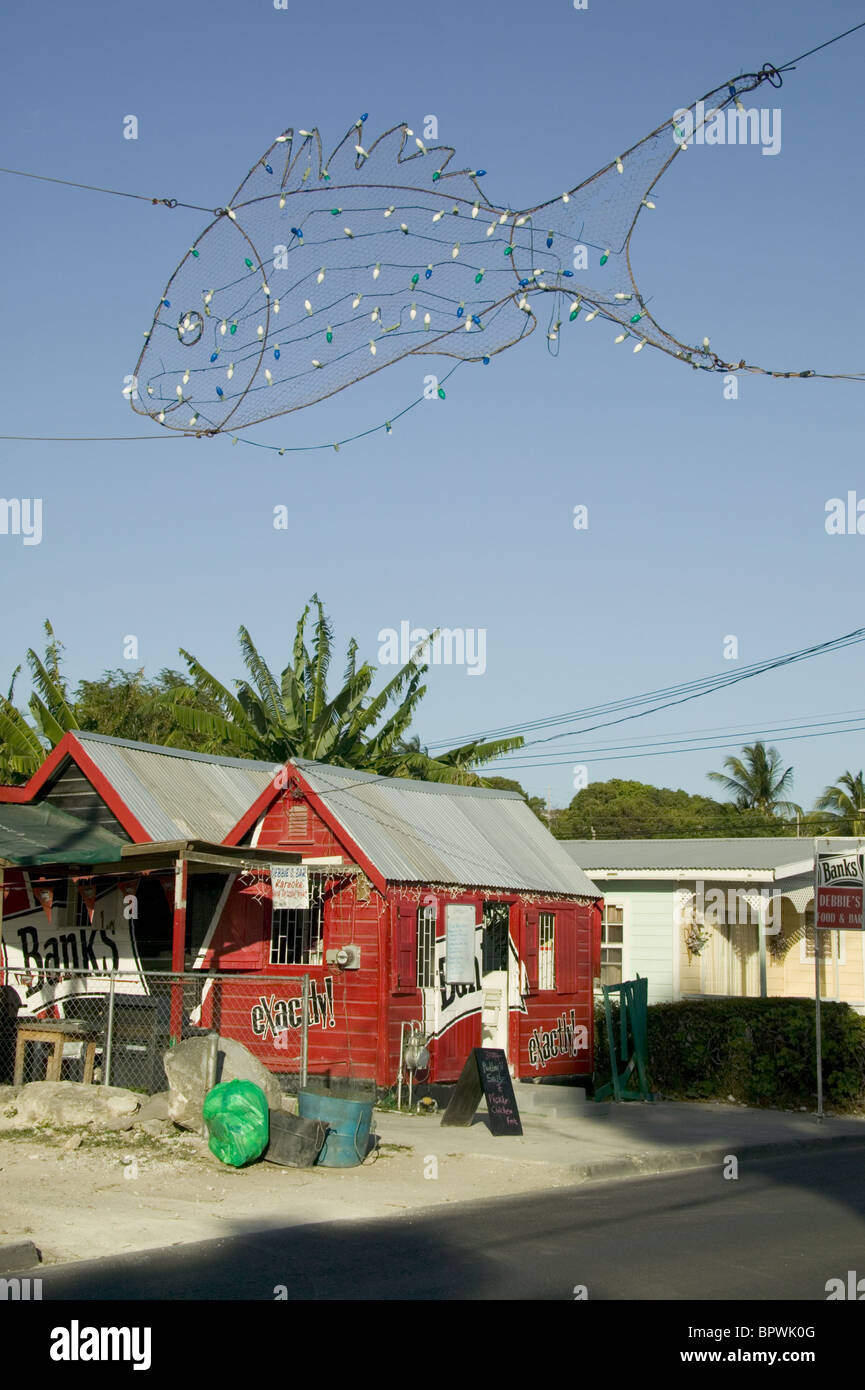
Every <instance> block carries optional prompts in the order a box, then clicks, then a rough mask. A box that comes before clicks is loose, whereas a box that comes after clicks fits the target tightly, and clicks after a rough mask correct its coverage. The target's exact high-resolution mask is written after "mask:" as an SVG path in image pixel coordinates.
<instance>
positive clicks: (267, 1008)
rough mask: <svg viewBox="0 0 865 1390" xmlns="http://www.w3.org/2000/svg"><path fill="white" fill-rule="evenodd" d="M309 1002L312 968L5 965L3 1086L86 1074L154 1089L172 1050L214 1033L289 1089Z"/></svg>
mask: <svg viewBox="0 0 865 1390" xmlns="http://www.w3.org/2000/svg"><path fill="white" fill-rule="evenodd" d="M311 1006H312V1004H311V1000H310V986H309V976H308V975H305V976H286V975H246V974H217V973H211V972H207V971H190V972H187V973H185V974H174V973H169V972H159V973H152V972H150V971H148V972H146V973H145V972H144V971H140V972H139V971H126V972H124V971H95V972H94V971H85V970H62V971H45V970H42V971H35V970H34V971H16V970H11V969H8V970H5V971H2V972H0V1085H2V1084H6V1085H9V1084H12V1085H18V1086H20V1085H22V1084H24V1083H26V1082H28V1081H44V1080H49V1081H60V1080H63V1081H84V1082H88V1083H96V1084H100V1083H101V1084H102V1085H105V1086H108V1085H111V1086H123V1087H125V1088H127V1089H128V1090H132V1091H140V1092H144V1093H146V1094H148V1095H153V1094H155V1093H156V1092H159V1091H164V1090H167V1089H168V1078H167V1076H166V1071H165V1063H164V1057H165V1054H166V1052H167V1051H168V1050H169V1049H170V1048H172V1047H174V1046H175V1045H176V1044H177V1043H179V1042H182V1041H184V1040H185V1039H187V1038H192V1037H206V1036H208V1035H209V1034H213V1033H218V1034H219V1035H220V1037H222V1038H230V1039H233V1040H234V1041H236V1042H239V1043H241V1044H242V1045H243V1046H244V1047H245V1048H247V1050H248V1051H250V1052H251V1053H253V1055H254V1056H255V1057H257V1059H258V1060H259V1061H260V1062H261V1063H262V1064H263V1066H265V1067H266V1068H267V1070H268V1071H269V1072H271V1073H272V1074H273V1075H274V1077H275V1079H276V1080H277V1082H278V1084H279V1085H280V1087H281V1088H282V1090H283V1091H285V1092H287V1093H295V1092H296V1091H297V1090H298V1089H299V1088H300V1087H301V1086H303V1085H304V1084H305V1082H306V1078H307V1070H308V1042H309V1022H310V1018H309V1015H310V1008H311ZM216 1080H217V1081H218V1080H219V1077H218V1076H217V1078H216Z"/></svg>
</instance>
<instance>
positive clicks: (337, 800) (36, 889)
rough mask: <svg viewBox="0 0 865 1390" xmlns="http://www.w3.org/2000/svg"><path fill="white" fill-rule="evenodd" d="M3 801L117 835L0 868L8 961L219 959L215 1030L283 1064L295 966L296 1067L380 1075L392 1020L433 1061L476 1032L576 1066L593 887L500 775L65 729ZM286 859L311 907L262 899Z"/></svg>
mask: <svg viewBox="0 0 865 1390" xmlns="http://www.w3.org/2000/svg"><path fill="white" fill-rule="evenodd" d="M3 802H7V803H19V804H22V805H30V806H34V807H35V806H40V805H42V806H44V805H47V806H49V807H54V808H60V809H62V810H63V811H64V812H65V813H66V814H67V815H71V816H72V817H75V818H76V819H77V820H78V821H80V822H81V823H82V825H83V826H84V828H85V829H86V828H88V827H89V828H91V829H92V828H94V827H98V828H100V830H101V832H102V833H104V832H110V834H112V835H113V836H114V837H115V841H116V843H117V844H118V845H120V846H121V848H120V850H119V851H118V852H115V853H114V854H113V855H111V856H109V859H108V860H106V861H105V862H103V863H101V864H97V863H94V860H93V856H91V857H90V859H89V860H88V861H87V863H86V864H83V863H76V862H75V859H74V854H75V850H74V848H70V850H69V852H68V854H66V855H65V857H64V861H65V862H64V863H63V864H62V866H61V859H60V856H59V855H58V860H57V863H56V865H55V866H54V867H50V866H49V867H47V868H46V867H45V864H46V861H45V857H44V855H43V857H42V861H41V865H40V867H39V868H35V867H33V866H32V864H31V867H30V868H28V869H23V868H19V869H16V868H7V869H6V870H5V891H4V900H5V906H4V911H3V927H2V944H0V967H5V969H6V972H7V978H8V979H11V978H12V977H13V976H14V974H15V971H16V970H17V971H19V972H21V971H23V972H25V974H26V972H27V971H30V972H35V973H36V974H38V971H39V969H40V968H45V969H48V968H49V967H51V968H56V967H59V966H60V967H62V966H63V965H64V964H65V965H67V966H70V967H71V966H73V965H75V964H77V965H79V966H80V965H81V964H82V963H83V964H85V965H86V966H87V968H88V969H91V970H92V972H93V973H94V974H95V975H98V974H99V973H100V972H101V971H102V972H105V971H109V970H110V969H111V968H112V966H113V967H114V968H116V967H117V960H118V955H119V956H120V957H121V958H123V959H125V957H124V952H126V951H127V950H128V952H129V953H130V954H131V956H132V957H133V962H134V965H135V967H136V968H137V969H138V970H140V976H141V980H142V985H143V988H144V989H146V988H147V983H146V982H147V977H148V973H149V972H152V971H155V970H159V969H161V970H167V969H173V970H175V971H177V970H196V971H204V972H209V971H220V972H228V973H230V974H231V977H232V979H231V983H230V991H231V997H232V1001H233V1002H232V1008H231V1010H230V1012H229V1011H227V1010H225V1011H224V1012H223V1017H222V1019H221V1021H220V1028H221V1030H222V1031H223V1032H230V1034H231V1035H232V1036H234V1037H236V1038H237V1039H238V1041H240V1042H242V1043H244V1044H245V1046H247V1047H248V1048H250V1050H252V1051H253V1052H255V1053H257V1054H258V1055H259V1056H260V1057H261V1059H262V1060H263V1061H264V1062H265V1063H266V1065H267V1066H268V1067H269V1068H270V1069H271V1070H273V1071H279V1070H289V1069H291V1067H292V1066H293V1065H295V1064H294V1062H293V1060H292V1054H291V1053H290V1052H289V1050H287V1049H286V1050H283V1051H282V1052H281V1051H280V1046H279V1034H280V1033H282V1034H284V1033H286V1031H291V1030H297V1029H299V1027H300V1023H301V1016H300V1010H301V1005H300V989H299V986H298V985H297V984H296V983H293V982H294V981H297V979H298V977H300V976H305V975H308V976H309V980H310V985H309V990H310V995H309V1022H310V1028H309V1059H308V1060H309V1071H310V1074H311V1075H316V1074H328V1075H329V1076H331V1077H339V1076H345V1077H353V1078H357V1079H363V1080H366V1081H374V1082H375V1083H376V1084H377V1085H378V1086H380V1087H386V1086H392V1085H393V1084H394V1083H395V1081H396V1079H397V1074H398V1070H399V1061H400V1054H399V1048H400V1032H401V1025H402V1024H415V1025H417V1026H419V1027H420V1028H421V1030H422V1031H423V1033H424V1034H425V1035H426V1037H427V1038H428V1039H429V1044H428V1046H429V1052H430V1059H431V1060H430V1067H429V1073H428V1079H429V1080H430V1081H435V1082H447V1081H453V1080H455V1079H456V1077H457V1076H458V1075H459V1072H460V1070H461V1068H462V1065H463V1062H464V1060H465V1057H466V1055H467V1053H468V1051H469V1050H470V1048H472V1047H474V1046H481V1045H484V1046H489V1047H502V1048H503V1049H504V1050H505V1052H506V1054H507V1057H508V1061H509V1064H510V1067H511V1070H512V1072H513V1074H514V1075H515V1076H516V1077H519V1078H534V1077H550V1076H555V1077H563V1076H575V1075H588V1074H590V1073H591V1071H592V1055H593V1027H592V1024H593V982H594V980H595V978H596V977H597V976H598V975H599V973H600V920H601V911H600V896H601V895H600V892H599V890H598V889H597V887H596V886H595V885H594V884H593V883H592V882H591V881H590V880H589V879H588V878H587V877H586V875H585V874H584V873H583V872H582V870H581V869H579V868H578V867H577V866H576V865H575V864H574V862H573V860H572V859H571V858H570V856H569V855H568V854H567V853H566V851H565V850H564V849H563V848H562V847H561V845H560V844H559V843H558V842H557V841H556V840H555V839H554V838H553V837H552V836H551V835H550V834H549V832H548V831H547V829H546V828H545V827H544V826H543V825H542V824H541V822H540V821H538V819H537V818H536V817H535V816H534V815H533V814H532V812H531V811H530V810H529V808H528V807H527V806H526V805H525V803H524V802H523V800H522V798H521V797H520V796H519V795H517V794H515V793H509V792H501V791H497V790H488V789H478V788H470V787H456V786H448V785H444V784H440V783H428V782H411V781H405V780H402V779H392V778H381V777H376V776H370V775H369V774H364V773H360V772H355V771H353V770H351V769H346V768H338V767H333V766H330V765H327V764H323V763H314V762H308V761H305V760H303V759H295V760H292V761H290V762H289V763H288V764H286V766H285V767H278V766H272V765H270V764H265V763H256V762H250V761H246V760H241V759H231V758H220V757H211V756H208V755H203V754H198V753H191V752H186V751H184V750H179V749H167V748H158V747H151V746H149V745H145V744H135V743H129V742H126V741H123V740H118V739H109V738H105V737H103V736H100V735H95V734H87V733H81V732H76V733H74V734H69V735H67V736H66V737H65V738H64V740H63V742H62V743H61V744H60V745H58V747H57V748H56V749H55V750H54V752H53V753H52V754H51V755H50V757H49V758H48V759H47V760H46V762H45V764H44V765H43V767H42V768H40V769H39V772H38V773H36V774H35V775H34V777H33V778H32V779H31V780H30V782H29V783H28V784H27V785H26V786H25V787H22V788H0V811H2V803H3ZM73 838H74V837H73ZM70 844H71V841H70ZM112 859H113V860H114V861H115V862H114V863H112V862H111V860H112ZM18 862H21V863H23V862H26V861H24V860H21V861H18ZM286 865H292V866H298V867H299V868H300V869H301V870H302V872H301V875H300V876H301V877H302V878H303V879H304V880H305V881H306V883H305V886H306V890H307V897H306V906H298V907H276V908H275V907H274V905H273V899H272V890H271V866H273V868H274V869H275V868H277V867H281V866H283V867H284V866H286ZM58 866H59V867H58ZM295 876H297V875H295ZM49 882H50V888H49V890H48V891H50V892H51V895H52V898H51V902H50V903H48V904H47V911H46V900H45V897H44V894H45V891H46V885H48V884H49ZM40 884H41V885H42V887H41V888H40ZM131 888H132V889H134V895H135V898H136V901H137V904H138V916H137V918H136V920H135V921H134V922H133V923H131V924H124V923H123V921H122V911H121V903H122V900H123V895H124V894H128V893H129V892H130V890H131ZM40 902H41V906H40ZM97 912H98V913H99V914H100V915H99V917H98V919H97V918H96V916H95V914H96V913H97ZM95 921H98V923H99V924H100V931H101V932H102V933H103V936H102V937H100V938H99V939H100V940H102V939H104V940H105V941H108V942H111V941H113V942H114V943H115V949H114V951H113V952H112V951H109V950H108V949H104V950H103V951H102V952H101V953H100V952H99V951H97V952H96V953H95V956H94V952H93V950H92V949H90V950H89V951H87V950H85V949H84V947H83V946H82V949H81V951H80V952H78V951H77V947H76V941H77V940H78V938H77V937H76V936H75V930H74V929H73V930H70V928H76V927H77V929H78V931H79V932H80V933H81V940H82V941H84V940H85V938H86V937H87V931H86V930H85V929H86V928H87V927H88V926H90V927H92V924H93V923H94V922H95ZM63 927H65V928H66V930H65V931H64V930H62V928H63ZM123 930H127V931H128V945H127V944H126V939H125V938H124V940H123V941H121V936H122V932H123ZM47 933H50V934H51V935H50V942H51V943H53V944H51V945H50V947H49V945H48V940H49V937H48V936H47V935H46V934H47ZM61 941H65V942H66V945H65V946H63V947H62V951H61V945H60V943H61ZM28 948H29V952H28ZM73 950H75V954H76V955H79V956H83V957H84V960H83V962H82V960H80V959H78V960H76V961H73V960H71V959H70V958H67V953H68V952H72V951H73ZM94 960H95V962H96V968H95V970H93V964H94ZM262 975H267V976H269V977H270V979H269V982H268V988H267V990H266V991H265V993H264V995H263V994H262V986H261V982H260V980H258V979H253V977H258V976H262ZM281 978H284V979H285V980H286V986H285V989H284V991H282V990H280V988H279V980H280V979H281ZM228 989H229V986H226V987H225V992H226V993H227V991H228ZM226 1019H230V1020H231V1024H230V1027H229V1026H228V1025H227V1023H226ZM209 1021H210V1020H209V1019H208V1017H207V1016H206V1013H205V1014H203V1015H202V1017H201V1022H203V1023H205V1024H206V1023H208V1022H209Z"/></svg>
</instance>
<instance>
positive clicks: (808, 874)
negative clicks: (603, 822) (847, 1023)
mask: <svg viewBox="0 0 865 1390" xmlns="http://www.w3.org/2000/svg"><path fill="white" fill-rule="evenodd" d="M859 843H860V842H859V841H856V840H847V839H835V840H831V841H830V840H825V839H821V841H820V847H821V849H825V848H837V849H839V850H846V849H850V848H852V847H855V846H857V845H858V844H859ZM563 844H564V845H565V848H566V849H567V850H568V851H569V853H571V854H572V855H573V857H574V859H575V860H576V861H577V863H578V864H579V866H580V868H582V869H583V870H585V872H586V873H588V874H589V875H590V876H591V878H592V879H593V881H594V882H595V883H597V884H598V886H599V887H600V889H601V891H602V892H603V895H604V903H605V909H604V925H603V937H602V943H601V961H602V965H601V970H602V975H601V979H602V983H604V984H615V983H616V982H617V980H620V979H633V978H634V976H635V975H637V974H639V975H642V976H644V977H646V978H647V979H648V981H649V1002H650V1003H661V1002H664V1001H669V1000H677V999H695V998H711V997H715V998H717V997H719V996H730V995H736V996H750V997H755V998H758V997H760V996H761V995H770V996H771V995H776V996H785V997H788V998H794V997H800V998H801V997H806V998H810V999H813V998H814V994H815V966H816V962H815V958H814V950H815V943H814V926H813V920H814V915H813V914H814V841H813V840H809V839H794V838H791V837H783V838H781V837H779V838H761V839H745V838H743V839H730V840H720V839H719V840H710V839H700V840H565V841H563ZM819 937H820V940H819V941H818V943H817V946H818V950H819V952H820V961H819V966H820V992H821V997H822V998H824V999H838V1000H844V1001H846V1002H847V1003H849V1004H851V1005H852V1006H853V1007H854V1008H855V1009H857V1010H858V1011H859V1012H860V1013H865V953H863V939H862V937H863V934H862V932H861V931H840V932H836V931H832V932H823V931H821V932H820V933H819Z"/></svg>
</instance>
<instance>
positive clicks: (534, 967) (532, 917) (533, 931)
mask: <svg viewBox="0 0 865 1390" xmlns="http://www.w3.org/2000/svg"><path fill="white" fill-rule="evenodd" d="M523 964H524V965H525V967H526V991H527V993H528V994H537V992H538V912H537V911H536V909H535V908H533V907H527V908H526V912H525V918H524V926H523Z"/></svg>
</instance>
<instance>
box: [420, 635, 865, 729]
mask: <svg viewBox="0 0 865 1390" xmlns="http://www.w3.org/2000/svg"><path fill="white" fill-rule="evenodd" d="M862 641H865V628H861V627H860V628H856V629H854V631H852V632H848V633H845V634H844V635H843V636H841V637H834V638H832V639H831V640H830V641H828V642H819V643H816V644H815V645H813V646H811V647H803V648H801V649H800V650H799V651H795V652H788V653H786V654H785V655H783V656H778V657H771V658H769V659H767V660H764V661H757V662H752V663H751V664H750V665H748V666H740V667H738V668H736V669H734V670H732V671H730V670H727V671H719V672H717V673H716V674H714V675H711V676H702V677H700V678H699V679H697V680H692V681H684V682H682V683H680V684H679V685H673V686H666V687H663V688H661V689H659V690H650V691H647V692H645V693H644V694H642V695H633V696H630V697H628V698H626V699H623V700H613V701H610V702H608V703H606V704H600V705H590V706H587V707H586V708H584V709H582V710H571V711H569V712H568V713H566V714H557V715H550V716H548V717H547V718H545V719H535V720H527V721H524V722H523V723H521V724H510V725H505V726H503V727H502V728H498V729H485V730H482V731H481V732H479V733H474V734H466V735H462V736H460V737H458V738H456V737H455V738H448V739H436V740H433V741H432V742H431V743H430V744H429V745H428V747H429V748H445V747H447V748H450V747H461V746H462V745H463V744H466V743H473V742H482V741H484V740H487V739H495V738H505V737H508V736H514V735H517V734H526V733H529V732H536V731H540V730H542V729H547V728H554V727H556V726H558V725H561V724H565V723H569V722H571V721H574V720H576V721H579V722H582V721H583V720H586V719H591V718H597V717H598V716H603V715H607V714H618V713H619V712H620V711H622V710H635V711H636V712H635V713H630V714H622V715H621V716H620V717H618V718H615V719H601V721H600V722H598V723H594V724H588V725H586V726H585V727H582V728H569V729H565V730H564V731H562V732H561V733H557V734H550V735H548V736H547V737H546V738H535V739H528V740H526V744H525V746H526V747H531V746H532V745H534V744H538V743H552V742H554V741H555V740H557V739H561V738H568V737H570V736H571V735H574V734H576V735H578V736H582V735H583V734H586V733H591V732H592V731H593V730H595V729H604V728H609V727H610V726H611V725H613V724H623V723H626V722H627V721H628V720H631V719H642V718H643V717H644V716H645V715H647V714H655V713H656V712H657V711H658V710H661V709H669V708H671V707H672V706H674V705H682V704H687V703H688V702H689V701H691V700H697V699H700V698H701V697H702V696H704V695H710V694H712V693H713V692H714V691H716V690H723V689H725V688H726V687H727V686H731V685H738V684H739V683H740V682H742V681H746V680H752V679H753V678H754V677H755V676H760V675H763V674H764V673H765V672H767V671H774V670H777V669H779V668H780V667H783V666H791V665H793V664H795V663H796V662H799V661H810V660H811V659H812V658H813V657H817V656H826V655H828V654H829V653H830V652H834V651H840V650H842V649H843V648H844V647H849V646H855V645H856V644H858V643H860V642H862ZM653 702H655V703H653ZM641 707H644V708H641Z"/></svg>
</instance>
